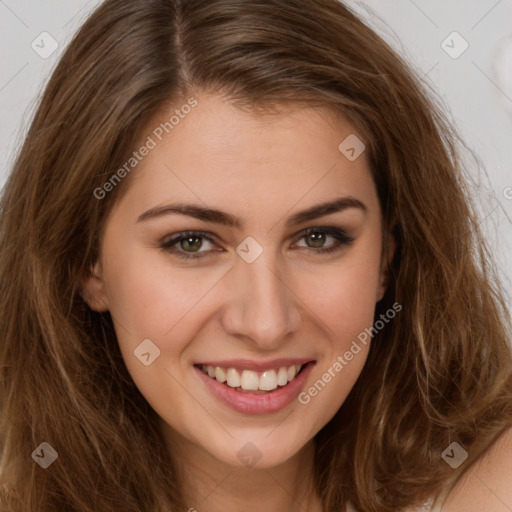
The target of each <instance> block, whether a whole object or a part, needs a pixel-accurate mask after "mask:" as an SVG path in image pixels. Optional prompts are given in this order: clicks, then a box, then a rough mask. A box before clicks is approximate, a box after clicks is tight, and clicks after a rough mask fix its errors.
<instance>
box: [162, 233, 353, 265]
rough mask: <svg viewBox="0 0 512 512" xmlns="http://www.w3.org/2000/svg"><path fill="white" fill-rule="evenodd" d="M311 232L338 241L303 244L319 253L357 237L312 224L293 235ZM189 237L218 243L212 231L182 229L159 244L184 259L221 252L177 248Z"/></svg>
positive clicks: (300, 235) (299, 235) (297, 236)
mask: <svg viewBox="0 0 512 512" xmlns="http://www.w3.org/2000/svg"><path fill="white" fill-rule="evenodd" d="M311 233H323V234H326V235H327V236H332V237H333V238H334V239H335V240H336V243H335V244H334V245H331V246H328V247H326V248H322V247H319V248H314V247H307V246H302V247H304V248H306V249H309V250H310V251H311V252H313V253H319V254H326V253H331V252H332V253H334V252H337V251H339V250H341V249H342V248H343V247H346V246H348V245H350V244H351V243H352V242H354V241H355V238H354V237H351V236H350V235H348V233H347V232H346V230H345V229H342V228H339V227H334V226H312V227H309V228H306V229H303V230H301V231H299V232H298V233H296V234H295V235H294V236H293V239H295V240H296V242H297V241H300V240H301V239H302V238H304V237H305V236H307V235H309V234H311ZM187 237H198V238H203V239H205V240H207V241H209V242H210V243H213V244H216V239H217V237H216V235H213V234H212V233H209V232H205V231H200V230H196V231H194V230H188V231H181V232H179V233H175V235H174V236H173V237H172V238H171V239H169V240H167V241H165V242H161V243H160V244H159V245H160V248H161V249H162V250H164V251H165V252H168V253H174V254H175V255H176V256H177V257H178V258H181V259H184V260H187V259H188V260H191V259H200V258H203V257H207V256H208V255H209V254H210V253H212V252H219V251H215V250H209V251H198V252H195V253H194V252H190V253H189V252H187V251H183V250H179V249H176V245H177V244H179V243H180V241H181V240H184V239H186V238H187ZM163 240H165V239H163ZM296 242H294V243H296Z"/></svg>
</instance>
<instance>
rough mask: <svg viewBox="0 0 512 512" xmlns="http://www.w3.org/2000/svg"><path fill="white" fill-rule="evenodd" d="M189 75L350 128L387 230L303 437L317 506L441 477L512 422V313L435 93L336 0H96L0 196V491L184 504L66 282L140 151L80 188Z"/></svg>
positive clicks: (36, 497)
mask: <svg viewBox="0 0 512 512" xmlns="http://www.w3.org/2000/svg"><path fill="white" fill-rule="evenodd" d="M201 91H214V92H217V93H222V94H223V95H224V96H225V97H226V98H229V99H230V100H231V101H232V102H233V103H234V104H236V105H237V106H239V107H240V108H246V109H248V110H256V109H257V108H266V107H270V106H272V105H274V106H278V105H283V104H288V105H291V106H293V105H294V104H306V103H307V104H316V105H321V106H325V107H328V108H330V109H332V110H333V111H335V112H337V113H339V114H340V115H342V116H344V117H345V118H347V119H348V120H349V121H350V122H351V123H353V125H354V127H356V128H357V130H358V133H361V134H362V136H363V137H364V142H365V144H366V151H367V155H368V159H369V162H370V165H371V172H372V175H373V178H374V181H375V184H376V187H377V191H378V194H379V198H380V202H381V206H382V211H383V217H384V218H383V222H384V226H385V229H386V232H389V233H392V234H393V235H394V237H395V239H396V240H397V244H398V248H397V251H396V253H395V257H394V259H393V261H392V262H391V264H390V275H391V276H392V279H391V282H390V285H389V286H388V289H387V292H386V295H385V297H384V298H383V299H382V301H380V302H379V303H378V305H377V310H376V318H378V317H380V315H381V314H382V313H384V312H385V311H387V310H388V309H389V308H390V307H391V305H392V304H394V303H395V302H398V303H399V304H401V305H402V306H403V309H402V311H401V312H400V314H399V317H398V318H397V319H396V320H395V321H393V322H391V323H390V324H389V325H386V327H385V328H384V329H382V330H381V331H380V332H379V333H378V334H376V335H375V338H374V340H373V343H372V345H371V349H370V354H369V357H368V360H367V363H366V365H365V367H364V369H363V371H362V374H361V376H360V378H359V379H358V381H357V383H356V385H355V387H354V388H353V390H352V392H351V393H350V395H349V397H348V398H347V400H346V401H345V403H344V404H343V405H342V407H341V408H340V410H339V411H338V413H337V414H336V416H335V417H334V418H333V419H332V420H331V421H330V422H329V423H328V424H327V425H326V426H325V427H324V428H323V429H322V430H321V431H320V432H319V433H318V435H317V436H316V459H315V482H316V487H317V491H318V493H319V495H320V497H321V499H322V501H323V504H324V509H325V511H326V512H338V511H339V510H343V506H344V505H345V504H346V503H347V501H348V500H350V501H351V502H352V503H353V504H355V506H356V507H358V508H360V509H362V510H365V511H375V512H385V511H397V510H401V509H402V508H403V507H405V506H407V505H411V504H416V503H419V502H421V501H423V500H425V499H426V498H427V497H428V496H437V495H438V494H439V493H440V492H441V491H442V489H443V487H445V488H446V487H450V486H451V485H453V483H454V482H455V481H456V479H457V478H458V477H459V476H460V475H461V474H462V472H463V471H464V470H465V469H466V468H467V467H469V465H470V464H471V462H472V461H474V460H475V459H476V458H477V457H478V456H480V455H481V454H482V453H483V451H484V450H485V449H486V448H487V447H488V446H489V445H490V444H491V443H492V442H493V441H494V440H495V439H496V438H497V436H498V435H499V434H500V433H502V432H503V431H504V430H505V429H506V428H507V427H508V426H510V425H512V400H511V398H512V380H511V368H512V364H511V356H510V348H509V345H508V339H507V329H508V328H509V325H510V322H509V317H508V313H507V311H506V307H505V303H504V300H503V292H502V291H501V287H500V285H499V282H498V280H497V278H496V271H495V269H494V267H493V264H492V263H491V260H490V257H489V256H490V255H489V251H488V250H487V249H486V245H485V241H484V240H483V237H482V234H481V232H480V230H479V220H478V217H477V215H476V214H475V210H474V208H473V206H472V202H471V200H470V197H469V192H468V185H467V183H468V179H469V177H468V174H467V172H466V171H465V169H464V166H463V164H462V163H461V162H462V157H461V153H460V148H461V147H463V146H464V144H463V143H462V141H460V139H459V137H458V135H457V134H456V132H455V131H454V129H453V128H452V127H451V126H450V123H449V122H448V121H447V120H446V119H445V117H444V114H443V113H442V108H441V107H440V105H439V104H438V103H437V102H436V100H435V99H433V95H431V93H430V92H429V91H428V90H427V89H426V87H425V86H424V84H422V81H421V79H419V78H418V77H417V76H416V75H415V73H414V72H413V71H411V69H410V68H409V67H408V66H407V65H406V64H405V63H404V61H403V60H402V59H401V58H400V57H399V56H398V55H397V54H396V53H395V52H394V51H393V50H392V49H391V48H390V47H389V46H388V45H387V44H386V43H385V42H384V41H383V39H382V38H381V37H379V36H378V35H377V34H375V32H374V31H373V30H371V29H370V28H369V27H368V26H367V25H366V24H365V23H363V22H362V21H361V20H360V19H359V18H358V17H357V16H356V15H355V14H354V13H353V12H352V11H351V10H350V9H348V8H347V7H346V6H344V5H343V4H342V3H341V2H339V1H338V0H316V1H315V2H311V1H310V0H258V1H253V0H186V1H185V0H106V1H105V2H104V3H103V4H102V5H100V6H99V8H98V9H97V10H96V11H94V12H93V13H92V15H91V16H90V18H89V19H88V20H87V21H86V22H85V24H84V25H83V26H82V27H81V29H80V30H79V31H78V33H77V34H76V36H75V37H74V39H73V40H72V42H71V43H70V44H69V46H68V48H67V49H66V51H65V53H64V55H63V56H62V58H61V60H60V62H59V64H58V66H57V68H56V69H55V71H54V73H53V75H52V77H51V80H50V81H49V83H48V85H47V87H46V90H45V92H44V95H43V97H42V99H41V101H40V104H39V106H38V109H37V112H36V114H35V116H34V119H33V121H32V124H31V127H30V130H29V132H28V134H27V137H26V140H25V142H24V144H23V146H22V147H21V149H20V152H19V155H18V157H17V160H16V162H15V165H14V168H13V170H12V172H11V174H10V176H9V179H8V181H7V184H6V186H5V189H4V191H3V195H2V198H1V206H0V207H1V217H0V247H1V248H2V249H1V255H0V333H1V341H0V371H1V379H0V404H1V405H0V407H1V412H2V415H1V417H0V449H1V466H0V475H1V483H2V486H3V490H4V491H5V492H3V493H2V503H1V507H2V511H3V512H20V511H24V512H29V511H34V512H35V511H38V512H50V511H51V512H54V511H55V510H66V511H74V512H96V511H98V510H101V511H102V512H108V511H112V512H113V511H121V510H122V511H123V512H131V511H133V512H135V511H137V512H143V511H144V512H147V511H148V510H151V511H153V510H154V511H161V512H163V511H164V510H167V511H169V510H172V511H177V510H187V508H188V507H187V505H186V504H185V503H184V502H183V498H182V491H181V488H182V487H181V480H180V474H179V471H178V469H177V467H178V465H177V464H175V462H174V461H173V460H172V457H171V454H168V453H166V451H165V450H163V449H162V440H161V438H160V437H159V434H158V431H157V427H156V413H155V412H154V411H153V410H152V408H151V407H150V406H149V404H148V403H147V402H146V400H145V399H144V397H143V396H142V395H141V393H140V392H139V391H138V389H137V387H136V386H135V384H134V382H133V381H132V379H131V377H130V375H129V373H128V372H127V370H126V367H125V365H124V362H123V360H122V357H121V354H120V351H119V348H118V345H117V341H116V337H115V332H114V329H113V326H112V321H111V318H110V316H109V314H108V313H103V314H101V313H95V312H93V311H91V310H90V309H89V308H88V307H87V305H86V303H85V302H84V300H83V298H82V296H81V295H80V280H81V278H82V276H83V275H84V273H87V272H88V269H90V268H91V267H92V265H93V263H94V262H95V261H96V258H97V257H98V247H99V241H100V237H101V233H102V227H103V226H104V223H105V219H106V218H107V216H108V214H109V211H110V210H111V208H112V205H113V204H114V202H115V201H116V199H117V198H119V197H120V195H121V194H122V191H123V189H124V188H125V187H126V186H128V184H129V183H130V181H131V180H132V178H133V175H134V174H135V173H136V170H134V171H133V173H132V174H131V175H130V176H127V177H126V178H124V179H123V180H122V181H121V182H120V183H119V185H118V186H115V187H114V189H113V190H112V191H111V192H109V193H108V194H106V195H105V197H104V198H102V199H98V198H97V197H96V196H95V195H94V191H95V190H97V189H99V188H103V187H104V185H105V184H106V183H107V181H108V180H109V179H111V176H112V174H113V172H114V171H116V170H117V169H118V168H120V167H121V166H122V165H123V163H124V162H126V160H127V158H129V156H130V154H131V153H132V152H133V150H134V148H135V145H136V143H137V141H140V140H141V137H143V136H144V135H147V134H146V133H145V132H144V129H145V127H146V125H147V123H148V121H149V120H150V119H151V118H152V117H153V116H154V115H155V114H156V113H157V112H159V111H161V109H162V108H163V107H164V106H166V105H174V104H175V105H176V106H177V107H178V106H179V104H178V99H180V98H188V97H190V96H192V95H194V94H196V93H199V92H201ZM173 102H174V103H173ZM180 104H181V103H180ZM171 136H172V135H171ZM340 142H341V141H340ZM466 149H467V148H466ZM453 441H456V442H458V443H459V444H460V445H461V446H462V447H464V449H465V450H466V451H467V452H468V453H469V459H468V461H467V462H465V463H464V464H462V465H461V466H460V467H459V468H458V469H452V468H451V467H450V466H449V465H448V464H446V463H445V462H444V461H443V460H442V458H441V454H442V452H443V450H445V448H446V447H447V446H448V445H449V444H450V443H452V442H453ZM42 442H47V443H48V444H49V445H51V446H52V447H53V448H54V449H55V450H56V451H57V453H58V457H57V459H56V460H55V462H53V464H52V465H51V466H50V467H49V468H47V469H46V470H42V469H41V467H39V465H38V464H36V463H35V462H34V460H35V459H34V460H32V458H31V456H30V455H31V453H32V452H33V451H34V450H35V449H36V448H37V447H38V446H39V445H40V444H41V443H42ZM155 467H158V468H159V469H158V471H155V470H154V468H155Z"/></svg>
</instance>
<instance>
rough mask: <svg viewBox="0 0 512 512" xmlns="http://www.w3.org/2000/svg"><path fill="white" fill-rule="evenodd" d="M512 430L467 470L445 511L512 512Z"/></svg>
mask: <svg viewBox="0 0 512 512" xmlns="http://www.w3.org/2000/svg"><path fill="white" fill-rule="evenodd" d="M511 481H512V428H509V429H508V430H506V431H505V432H504V433H503V434H502V435H501V436H500V437H499V438H498V439H497V440H496V441H495V442H494V443H493V444H492V445H491V446H490V447H489V448H488V449H487V451H486V452H485V453H484V454H483V455H482V456H481V457H480V458H479V459H478V460H477V461H476V462H475V463H474V464H473V465H472V466H471V467H470V468H469V469H468V470H467V471H466V473H465V474H464V475H463V476H462V477H461V478H460V480H459V481H458V482H457V484H456V485H455V487H454V488H453V489H452V490H451V492H450V493H449V494H448V496H447V498H446V501H445V502H444V504H443V506H442V509H441V510H442V512H473V511H474V512H481V511H482V510H485V511H486V512H507V511H510V510H512V487H511V485H510V482H511Z"/></svg>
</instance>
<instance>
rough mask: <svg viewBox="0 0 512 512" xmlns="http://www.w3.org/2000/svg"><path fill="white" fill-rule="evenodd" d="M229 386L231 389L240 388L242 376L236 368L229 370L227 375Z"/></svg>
mask: <svg viewBox="0 0 512 512" xmlns="http://www.w3.org/2000/svg"><path fill="white" fill-rule="evenodd" d="M226 377H227V384H228V386H229V387H230V388H238V387H240V375H239V374H238V372H237V371H236V370H235V369H234V368H229V369H228V372H227V374H226Z"/></svg>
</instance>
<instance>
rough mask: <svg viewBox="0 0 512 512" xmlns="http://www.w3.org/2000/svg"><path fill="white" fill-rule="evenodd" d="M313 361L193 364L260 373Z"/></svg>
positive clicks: (301, 359)
mask: <svg viewBox="0 0 512 512" xmlns="http://www.w3.org/2000/svg"><path fill="white" fill-rule="evenodd" d="M312 361H314V359H311V358H298V357H290V358H281V359H272V360H270V361H252V360H250V359H230V360H223V361H201V362H198V363H195V365H196V366H201V365H203V364H205V365H207V366H220V367H221V368H235V369H237V370H252V371H254V372H262V371H264V370H269V369H272V368H281V367H282V366H293V365H296V364H300V365H303V364H306V363H310V362H312Z"/></svg>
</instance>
